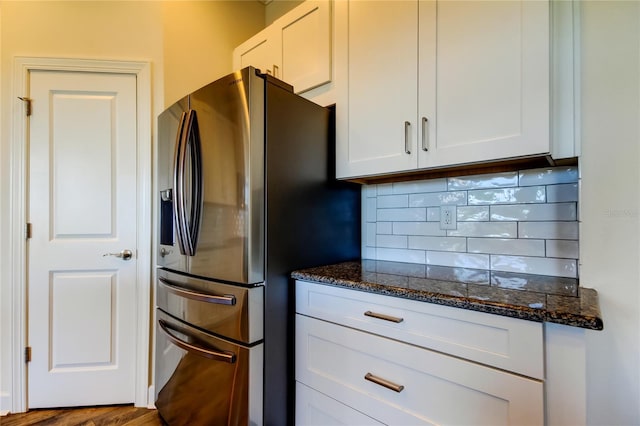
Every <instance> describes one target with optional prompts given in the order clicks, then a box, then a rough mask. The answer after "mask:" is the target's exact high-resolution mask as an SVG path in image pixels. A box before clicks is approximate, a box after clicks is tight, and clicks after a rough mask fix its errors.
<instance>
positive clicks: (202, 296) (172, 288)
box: [158, 278, 236, 305]
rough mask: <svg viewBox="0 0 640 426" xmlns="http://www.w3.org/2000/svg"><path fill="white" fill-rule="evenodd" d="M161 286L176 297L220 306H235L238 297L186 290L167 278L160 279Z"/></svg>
mask: <svg viewBox="0 0 640 426" xmlns="http://www.w3.org/2000/svg"><path fill="white" fill-rule="evenodd" d="M158 281H160V284H162V285H164V286H165V287H166V288H167V290H168V291H169V292H170V293H173V294H175V295H176V296H181V297H184V298H187V299H191V300H197V301H200V302H207V303H217V304H219V305H235V304H236V297H235V296H234V295H233V294H225V295H223V296H216V295H215V294H206V293H198V292H197V291H191V290H186V289H184V288H182V287H180V286H177V285H176V284H174V283H172V282H171V281H169V280H167V279H166V278H158Z"/></svg>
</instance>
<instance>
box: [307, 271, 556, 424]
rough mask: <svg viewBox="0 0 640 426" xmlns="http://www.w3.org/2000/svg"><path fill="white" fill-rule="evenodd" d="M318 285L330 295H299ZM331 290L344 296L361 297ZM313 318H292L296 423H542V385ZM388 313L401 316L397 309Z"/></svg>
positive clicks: (398, 337)
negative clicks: (392, 312)
mask: <svg viewBox="0 0 640 426" xmlns="http://www.w3.org/2000/svg"><path fill="white" fill-rule="evenodd" d="M322 287H325V288H331V290H332V291H335V290H336V288H335V287H328V286H324V285H317V284H310V283H304V290H303V292H308V291H312V292H313V290H314V289H315V288H318V289H319V292H320V293H321V292H322ZM337 290H339V291H340V292H342V293H343V294H344V296H345V297H347V298H349V297H354V296H357V295H358V294H362V295H368V293H363V292H359V291H354V290H348V289H337ZM376 296H378V297H382V298H386V299H393V301H397V300H402V299H397V298H394V297H389V296H380V295H376ZM407 302H412V301H407ZM298 303H299V300H298ZM419 303H421V302H419ZM380 307H381V306H380V305H378V306H376V308H377V309H380ZM453 309H455V308H453ZM457 310H460V309H457ZM316 312H319V314H318V315H317V316H318V317H320V318H318V317H315V318H314V317H310V316H307V315H304V314H302V313H300V310H297V315H296V336H295V337H296V369H295V376H296V381H297V388H296V389H297V390H296V398H297V402H296V423H297V424H299V425H306V424H377V423H376V422H380V423H383V424H389V425H394V424H395V425H412V424H433V425H436V424H438V425H445V424H452V425H453V424H458V425H461V424H463V425H541V424H544V389H543V382H542V381H541V380H537V379H533V378H529V377H526V376H523V375H521V374H514V373H512V372H509V371H505V370H500V369H496V368H493V367H489V366H487V365H483V364H481V363H479V362H477V361H475V360H473V359H470V360H467V359H463V358H460V357H454V356H451V355H448V354H446V353H442V352H437V351H434V350H431V349H429V348H426V347H423V346H417V345H416V344H409V343H406V341H405V339H403V338H402V334H401V333H398V334H397V336H395V338H394V336H393V335H389V334H387V335H386V336H382V335H379V334H374V333H372V332H369V331H363V330H362V329H358V328H352V327H347V326H344V325H341V324H340V323H336V322H330V321H329V320H327V319H326V318H321V317H322V316H323V315H322V313H321V310H318V311H316ZM394 313H396V314H398V313H399V314H400V315H402V311H401V310H400V311H399V310H398V308H397V307H396V309H395V310H394ZM485 315H489V314H485ZM392 318H396V319H397V318H401V317H392ZM516 321H518V320H516ZM536 345H538V342H533V344H532V346H534V347H535V346H536ZM351 416H353V417H351Z"/></svg>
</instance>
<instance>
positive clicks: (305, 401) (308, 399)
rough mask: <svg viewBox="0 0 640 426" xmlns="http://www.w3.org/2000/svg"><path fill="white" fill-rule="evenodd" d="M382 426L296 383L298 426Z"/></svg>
mask: <svg viewBox="0 0 640 426" xmlns="http://www.w3.org/2000/svg"><path fill="white" fill-rule="evenodd" d="M311 425H315V426H333V425H359V426H365V425H382V423H380V422H378V421H376V420H374V419H372V418H371V417H369V416H366V415H364V414H362V413H361V412H359V411H356V410H354V409H353V408H351V407H347V406H346V405H344V404H342V403H340V402H338V401H336V400H335V399H333V398H329V397H328V396H326V395H324V394H322V393H320V392H318V391H316V390H314V389H311V388H310V387H308V386H305V385H303V384H302V383H300V382H296V426H311Z"/></svg>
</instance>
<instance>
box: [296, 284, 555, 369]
mask: <svg viewBox="0 0 640 426" xmlns="http://www.w3.org/2000/svg"><path fill="white" fill-rule="evenodd" d="M296 312H297V313H299V314H304V315H308V316H311V317H315V318H319V319H323V320H326V321H330V322H334V323H336V324H341V325H346V326H349V327H353V328H357V329H360V330H364V331H368V332H371V333H375V334H378V335H381V336H386V337H390V338H392V339H395V340H400V341H403V342H407V343H411V344H414V345H418V346H421V347H424V348H428V349H434V350H437V351H440V352H445V353H447V354H451V355H455V356H458V357H461V358H466V359H469V360H472V361H475V362H479V363H482V364H486V365H490V366H494V367H498V368H501V369H504V370H509V371H513V372H516V373H519V374H523V375H525V376H529V377H533V378H536V379H543V378H544V365H543V359H544V356H543V334H542V324H541V323H537V322H532V321H526V320H520V319H516V318H508V317H502V316H499V315H492V314H486V313H482V312H474V311H468V310H465V309H460V308H452V307H448V306H440V305H436V304H432V303H426V302H420V301H415V300H408V299H402V298H398V297H391V296H384V295H379V294H373V293H367V292H362V291H357V290H349V289H344V288H339V287H333V286H328V285H323V284H316V283H310V282H306V281H298V282H297V283H296ZM371 315H373V316H371ZM385 317H391V318H387V319H384V318H385ZM393 319H395V321H398V322H394V320H393Z"/></svg>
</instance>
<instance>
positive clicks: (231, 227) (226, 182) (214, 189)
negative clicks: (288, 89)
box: [158, 67, 265, 284]
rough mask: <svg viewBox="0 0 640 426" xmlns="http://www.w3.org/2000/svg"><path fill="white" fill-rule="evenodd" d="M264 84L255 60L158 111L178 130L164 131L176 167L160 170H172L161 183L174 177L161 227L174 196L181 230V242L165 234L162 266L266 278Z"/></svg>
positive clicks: (247, 280)
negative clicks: (180, 101)
mask: <svg viewBox="0 0 640 426" xmlns="http://www.w3.org/2000/svg"><path fill="white" fill-rule="evenodd" d="M264 84H265V83H264V79H263V78H262V77H260V76H258V75H257V74H256V70H255V69H254V68H251V67H248V68H245V69H243V70H241V71H238V72H235V73H233V74H230V75H228V76H226V77H223V78H221V79H219V80H217V81H215V82H213V83H211V84H209V85H207V86H205V87H203V88H201V89H199V90H197V91H195V92H193V93H192V94H190V95H189V97H188V104H187V105H186V108H185V105H184V104H181V105H177V106H176V105H174V106H172V107H171V108H170V109H169V110H168V111H166V112H165V113H163V114H162V115H161V116H160V117H159V124H158V126H159V129H160V130H159V131H160V132H161V133H162V132H164V131H168V132H172V133H173V135H172V136H165V135H161V136H160V151H165V152H166V151H167V150H168V148H167V147H166V146H163V145H162V144H163V143H164V144H168V143H169V140H171V139H173V141H174V142H173V146H172V148H171V149H172V150H173V153H174V154H173V155H174V166H173V167H172V168H171V169H167V168H166V167H165V168H164V169H163V168H162V166H161V167H160V171H159V172H160V173H167V172H170V173H171V175H172V176H171V177H170V178H164V177H161V178H160V179H159V180H160V185H161V186H160V188H161V190H162V188H163V187H162V184H164V183H166V182H171V181H173V183H172V184H171V188H170V189H171V190H172V191H171V192H172V193H171V194H168V193H167V192H166V189H169V188H165V192H164V193H162V192H161V194H160V195H161V196H160V199H161V206H160V211H161V219H160V222H161V231H162V227H163V226H165V225H166V223H167V222H168V220H165V221H163V217H162V212H163V211H164V210H163V206H162V200H163V199H168V198H170V197H169V195H171V202H172V203H173V204H172V206H173V210H174V213H173V227H174V231H175V232H174V236H175V238H174V241H161V244H160V249H159V250H160V252H159V253H158V259H159V264H160V265H161V266H164V267H166V268H168V269H172V270H175V271H181V272H187V273H189V274H192V275H196V276H200V277H207V278H212V279H216V280H222V281H228V282H233V283H239V284H260V283H262V282H264V250H265V242H264V218H265V214H264V204H265V203H264V198H265V195H264V173H265V170H264V135H265V130H264V129H265V126H264ZM167 113H169V114H167ZM165 120H166V121H167V123H164V121H165ZM191 122H195V123H197V124H196V125H195V126H194V125H189V123H191ZM163 154H164V153H163ZM159 155H160V154H159ZM162 170H165V171H164V172H163V171H162ZM165 203H168V201H167V202H165ZM165 209H166V210H168V207H166V206H165ZM161 234H162V232H161ZM161 240H162V238H161ZM163 243H171V244H163Z"/></svg>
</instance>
